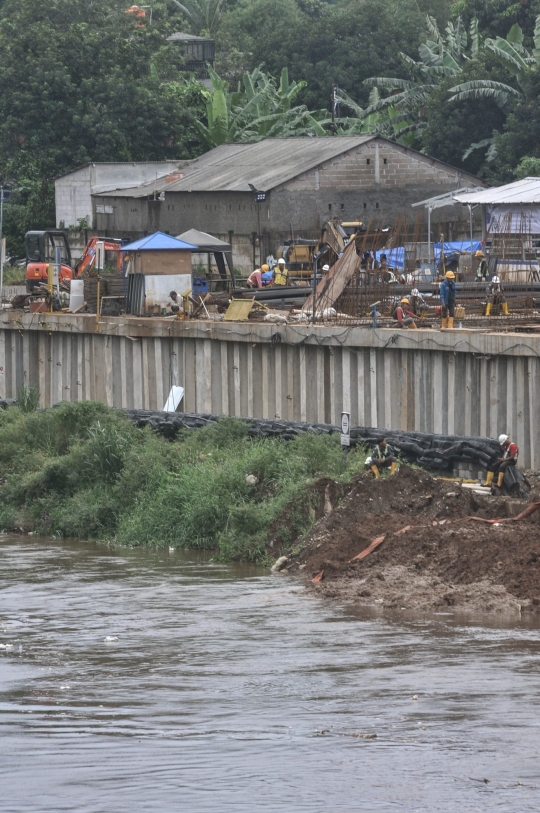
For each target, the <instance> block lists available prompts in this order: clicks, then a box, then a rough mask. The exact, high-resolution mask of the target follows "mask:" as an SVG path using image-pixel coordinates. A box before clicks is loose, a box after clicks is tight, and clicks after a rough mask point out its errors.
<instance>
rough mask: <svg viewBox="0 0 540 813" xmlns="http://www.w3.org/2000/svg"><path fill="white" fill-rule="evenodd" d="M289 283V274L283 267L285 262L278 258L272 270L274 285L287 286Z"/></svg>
mask: <svg viewBox="0 0 540 813" xmlns="http://www.w3.org/2000/svg"><path fill="white" fill-rule="evenodd" d="M288 281H289V272H288V270H287V266H286V265H285V260H284V259H283V257H280V258H279V260H278V261H277V265H276V267H275V268H274V285H287V283H288Z"/></svg>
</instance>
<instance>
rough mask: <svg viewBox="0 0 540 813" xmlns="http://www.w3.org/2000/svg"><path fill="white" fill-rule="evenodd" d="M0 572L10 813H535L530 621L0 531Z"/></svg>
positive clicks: (1, 719) (0, 773) (191, 556)
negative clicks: (422, 607)
mask: <svg viewBox="0 0 540 813" xmlns="http://www.w3.org/2000/svg"><path fill="white" fill-rule="evenodd" d="M0 568H1V571H0V572H1V582H0V644H1V645H2V648H1V649H0V737H1V739H0V810H1V811H3V812H4V811H9V813H23V812H24V813H26V811H28V812H29V813H30V811H31V813H42V811H54V813H63V811H77V813H123V811H126V812H127V811H129V813H139V811H153V812H155V811H159V812H161V811H164V812H165V813H169V811H182V812H183V813H191V812H192V811H194V812H195V813H207V811H208V812H210V811H212V813H218V812H219V813H221V812H222V811H225V812H226V813H229V812H230V813H247V812H248V811H249V813H252V812H255V811H268V812H269V813H270V812H272V813H273V812H274V811H280V813H296V811H309V812H310V813H319V811H328V812H329V813H335V811H347V813H351V812H352V811H375V812H376V813H387V812H388V813H396V811H397V812H400V811H411V813H412V811H422V813H423V812H424V811H426V812H427V811H429V813H434V812H436V811H445V813H446V811H459V813H467V812H468V811H481V813H484V811H489V810H494V811H497V812H498V813H501V811H508V812H509V813H517V812H518V811H519V813H523V812H524V811H535V813H537V811H538V810H539V809H540V761H539V756H540V753H539V751H540V715H539V704H540V647H539V630H538V629H537V628H535V627H534V626H533V625H528V626H527V625H526V624H525V622H519V620H516V621H514V622H510V621H508V622H507V623H506V624H505V623H504V621H503V620H501V619H499V620H498V621H497V622H494V621H492V622H489V623H488V622H486V621H485V620H482V619H475V620H464V619H463V618H461V619H457V618H455V617H453V616H452V615H441V616H431V617H429V618H422V617H418V616H416V617H414V616H406V615H405V614H404V615H403V616H396V615H394V616H388V615H385V614H384V613H382V612H379V613H378V614H377V613H375V612H369V611H365V612H363V613H362V612H360V613H358V614H354V613H353V612H352V611H351V610H347V609H344V608H342V607H339V606H334V605H332V604H329V603H327V602H326V601H323V600H321V599H319V598H318V597H317V596H314V595H313V594H311V593H310V592H309V591H306V590H304V588H303V587H302V586H301V585H300V584H298V583H297V582H295V581H293V580H292V579H290V578H289V577H287V576H269V575H268V574H267V573H266V572H263V571H260V570H256V569H253V568H252V569H250V568H246V567H239V566H237V565H219V564H213V563H212V562H210V561H209V559H208V557H206V556H202V555H200V554H197V553H193V552H180V551H177V552H173V553H169V551H161V552H156V551H147V550H120V551H118V550H115V551H111V550H108V549H106V548H103V547H98V546H94V545H90V544H82V543H81V544H78V543H69V542H64V541H62V542H60V541H55V540H39V541H38V540H34V539H32V538H30V539H28V538H13V537H11V538H10V537H2V538H0ZM107 639H113V640H107ZM6 646H7V648H6ZM415 696H417V699H415ZM375 735H376V736H375Z"/></svg>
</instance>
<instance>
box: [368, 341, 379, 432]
mask: <svg viewBox="0 0 540 813" xmlns="http://www.w3.org/2000/svg"><path fill="white" fill-rule="evenodd" d="M369 394H370V403H371V416H370V425H371V426H373V427H378V426H379V420H378V415H377V352H376V351H375V350H370V351H369Z"/></svg>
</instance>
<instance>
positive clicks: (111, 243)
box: [75, 237, 123, 277]
mask: <svg viewBox="0 0 540 813" xmlns="http://www.w3.org/2000/svg"><path fill="white" fill-rule="evenodd" d="M97 243H103V250H104V251H105V265H106V266H107V265H114V266H115V270H116V271H121V270H122V254H121V248H122V245H123V241H122V240H118V239H116V238H114V237H91V238H90V240H89V241H88V242H87V244H86V246H85V248H84V251H83V255H82V257H81V259H80V260H79V262H78V263H77V265H76V266H75V272H76V276H77V277H83V276H84V275H85V274H88V273H89V272H90V271H91V270H92V268H93V267H94V265H95V262H96V245H97ZM108 252H114V254H115V255H116V256H115V258H114V260H113V262H112V263H111V262H110V261H109V262H107V253H108Z"/></svg>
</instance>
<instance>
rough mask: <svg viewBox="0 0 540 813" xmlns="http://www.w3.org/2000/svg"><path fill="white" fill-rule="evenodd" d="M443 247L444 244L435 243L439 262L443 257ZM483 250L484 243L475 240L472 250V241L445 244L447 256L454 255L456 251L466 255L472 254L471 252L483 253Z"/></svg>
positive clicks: (436, 256) (456, 241) (455, 241)
mask: <svg viewBox="0 0 540 813" xmlns="http://www.w3.org/2000/svg"><path fill="white" fill-rule="evenodd" d="M441 246H442V243H435V244H434V246H433V248H434V250H435V259H436V260H438V259H439V258H440V256H441ZM481 250H482V241H481V240H473V241H472V248H471V241H470V240H454V241H452V242H450V243H445V244H444V253H445V255H448V254H452V253H453V252H454V251H458V252H461V253H465V254H470V253H471V251H481Z"/></svg>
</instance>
